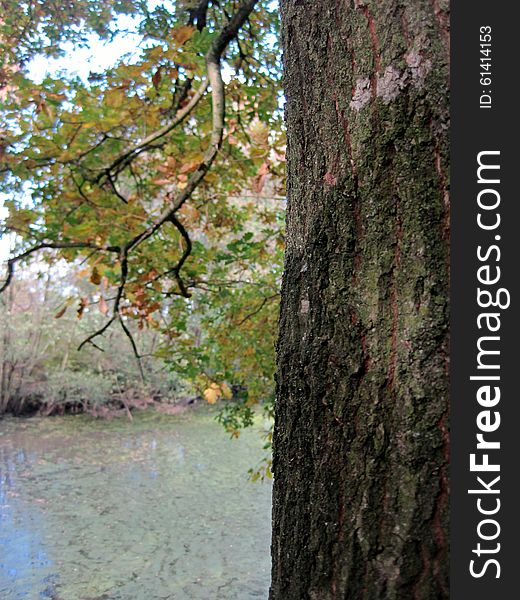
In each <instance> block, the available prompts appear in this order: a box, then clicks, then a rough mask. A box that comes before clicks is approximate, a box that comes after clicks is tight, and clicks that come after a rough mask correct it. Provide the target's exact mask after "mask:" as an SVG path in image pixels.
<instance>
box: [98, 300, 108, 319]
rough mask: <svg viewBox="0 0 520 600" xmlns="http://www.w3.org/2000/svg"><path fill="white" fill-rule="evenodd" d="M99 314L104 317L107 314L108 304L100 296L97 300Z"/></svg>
mask: <svg viewBox="0 0 520 600" xmlns="http://www.w3.org/2000/svg"><path fill="white" fill-rule="evenodd" d="M99 312H100V313H101V314H102V315H106V314H107V313H108V304H107V301H106V300H105V299H104V298H103V296H101V298H100V299H99Z"/></svg>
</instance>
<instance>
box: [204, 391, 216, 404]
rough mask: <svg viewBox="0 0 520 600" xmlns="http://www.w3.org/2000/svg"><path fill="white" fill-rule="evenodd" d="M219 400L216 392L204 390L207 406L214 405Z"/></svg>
mask: <svg viewBox="0 0 520 600" xmlns="http://www.w3.org/2000/svg"><path fill="white" fill-rule="evenodd" d="M218 398H219V394H218V392H217V390H215V389H213V388H211V387H209V388H207V389H205V390H204V399H205V400H206V402H207V403H208V404H215V403H216V401H217V400H218Z"/></svg>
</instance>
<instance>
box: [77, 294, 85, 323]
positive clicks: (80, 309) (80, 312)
mask: <svg viewBox="0 0 520 600" xmlns="http://www.w3.org/2000/svg"><path fill="white" fill-rule="evenodd" d="M87 306H88V298H85V297H83V298H80V299H79V306H78V310H77V311H76V314H77V316H78V319H81V317H82V316H83V313H84V311H85V308H87Z"/></svg>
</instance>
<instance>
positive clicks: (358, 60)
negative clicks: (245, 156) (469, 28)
mask: <svg viewBox="0 0 520 600" xmlns="http://www.w3.org/2000/svg"><path fill="white" fill-rule="evenodd" d="M281 10H282V30H283V33H282V41H283V47H284V69H285V93H286V101H287V104H286V119H287V134H288V152H287V165H288V173H287V186H288V212H287V250H286V263H285V275H284V280H283V286H282V308H281V317H280V339H279V344H278V372H277V389H278V392H277V405H276V425H275V435H274V476H275V483H274V499H273V519H274V525H273V542H272V554H273V573H272V586H271V594H270V598H271V600H304V599H310V600H333V599H338V600H339V599H341V600H343V599H349V600H361V599H367V600H373V599H374V600H375V599H378V600H379V599H380V600H383V599H384V600H408V599H410V600H432V599H439V598H441V599H442V598H448V596H449V589H448V588H449V583H448V570H449V561H448V554H449V538H448V535H449V534H448V519H449V495H448V494H449V491H448V490H449V483H448V472H447V468H448V459H449V434H448V429H449V371H448V360H449V356H448V351H449V348H448V336H449V312H448V311H449V302H448V295H449V170H448V161H449V129H448V126H449V101H448V94H449V81H448V77H449V64H448V63H449V30H448V23H449V15H448V3H447V2H445V1H443V0H431V1H422V0H400V1H399V2H398V1H397V0H381V1H377V2H376V1H371V2H369V1H362V0H354V1H348V0H337V1H334V2H333V1H332V0H323V1H321V2H311V1H307V0H282V6H281Z"/></svg>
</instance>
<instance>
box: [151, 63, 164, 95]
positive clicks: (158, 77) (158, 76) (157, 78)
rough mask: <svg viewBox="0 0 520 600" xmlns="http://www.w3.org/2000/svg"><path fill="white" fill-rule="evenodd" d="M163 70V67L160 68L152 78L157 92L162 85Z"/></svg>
mask: <svg viewBox="0 0 520 600" xmlns="http://www.w3.org/2000/svg"><path fill="white" fill-rule="evenodd" d="M161 69H162V67H159V68H158V69H157V71H155V73H154V75H153V77H152V85H153V87H154V88H155V89H156V90H158V89H159V84H160V83H161Z"/></svg>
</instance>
